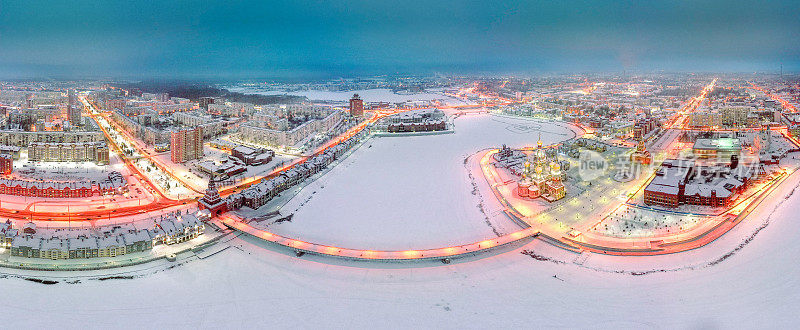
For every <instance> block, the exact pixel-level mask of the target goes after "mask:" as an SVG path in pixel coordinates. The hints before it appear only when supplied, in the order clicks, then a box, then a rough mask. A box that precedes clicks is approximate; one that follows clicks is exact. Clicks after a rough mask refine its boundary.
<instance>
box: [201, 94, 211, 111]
mask: <svg viewBox="0 0 800 330" xmlns="http://www.w3.org/2000/svg"><path fill="white" fill-rule="evenodd" d="M209 104H214V98H213V97H207V96H206V97H201V98H200V108H202V109H206V110H208V105H209Z"/></svg>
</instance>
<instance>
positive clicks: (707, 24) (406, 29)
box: [0, 0, 800, 78]
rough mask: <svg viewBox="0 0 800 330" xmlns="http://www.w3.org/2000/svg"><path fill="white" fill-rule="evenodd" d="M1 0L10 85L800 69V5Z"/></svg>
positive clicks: (4, 67) (3, 66)
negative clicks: (106, 79)
mask: <svg viewBox="0 0 800 330" xmlns="http://www.w3.org/2000/svg"><path fill="white" fill-rule="evenodd" d="M111 2H112V1H78V0H74V1H63V2H62V1H33V0H28V1H4V0H0V77H5V78H13V77H42V76H57V77H70V76H75V77H100V76H112V77H176V78H193V77H195V78H205V77H222V78H249V77H259V78H260V77H294V76H300V77H305V76H308V77H312V76H320V77H322V76H338V75H342V76H351V75H364V74H383V73H386V74H392V73H431V72H443V73H455V72H463V73H481V72H499V73H527V72H530V73H537V72H559V71H560V72H563V71H567V72H581V71H622V70H647V71H649V70H667V71H777V70H779V68H780V65H781V64H783V66H784V70H785V71H800V19H799V17H800V10H799V9H798V4H797V1H782V2H758V1H730V0H728V1H664V2H656V1H502V0H500V1H498V0H492V1H490V0H483V1H459V2H455V1H432V0H431V1H410V0H404V1H382V0H366V1H344V0H340V1H330V2H328V1H268V0H267V1H165V0H160V1H113V3H111Z"/></svg>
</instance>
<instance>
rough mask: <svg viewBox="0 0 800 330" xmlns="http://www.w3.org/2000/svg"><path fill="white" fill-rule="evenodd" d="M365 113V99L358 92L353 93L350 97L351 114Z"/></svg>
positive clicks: (359, 114)
mask: <svg viewBox="0 0 800 330" xmlns="http://www.w3.org/2000/svg"><path fill="white" fill-rule="evenodd" d="M363 114H364V100H362V99H361V98H360V97H358V94H353V98H351V99H350V115H352V116H361V115H363Z"/></svg>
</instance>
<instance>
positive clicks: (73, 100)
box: [67, 89, 78, 107]
mask: <svg viewBox="0 0 800 330" xmlns="http://www.w3.org/2000/svg"><path fill="white" fill-rule="evenodd" d="M67 97H68V98H69V106H71V107H72V106H75V103H76V102H77V101H78V96H77V95H75V90H74V89H70V90H69V92H67Z"/></svg>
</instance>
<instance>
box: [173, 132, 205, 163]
mask: <svg viewBox="0 0 800 330" xmlns="http://www.w3.org/2000/svg"><path fill="white" fill-rule="evenodd" d="M169 148H170V156H171V159H172V161H173V162H174V163H183V162H185V161H187V160H192V159H198V158H202V157H203V129H202V128H200V127H195V128H186V129H180V130H174V131H172V133H171V136H170V145H169Z"/></svg>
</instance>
